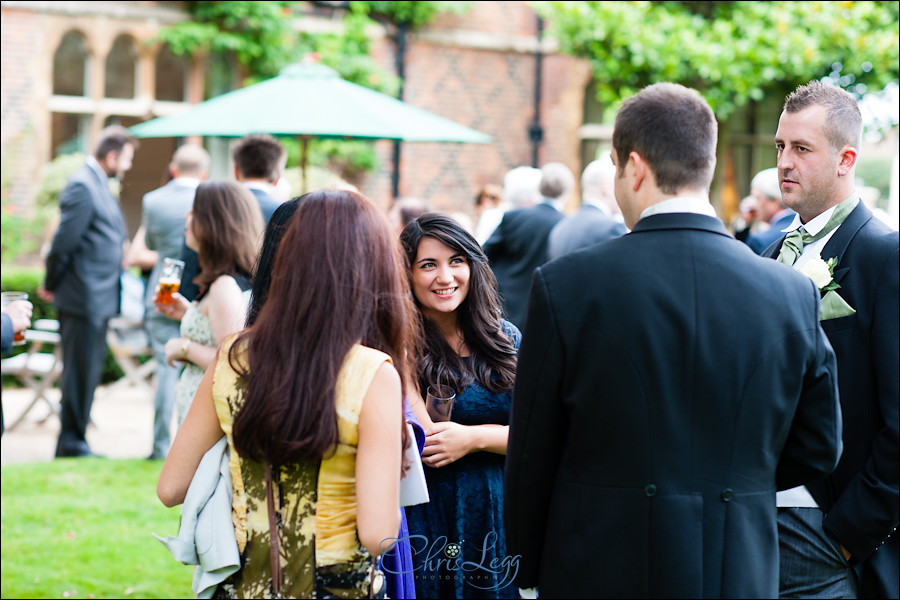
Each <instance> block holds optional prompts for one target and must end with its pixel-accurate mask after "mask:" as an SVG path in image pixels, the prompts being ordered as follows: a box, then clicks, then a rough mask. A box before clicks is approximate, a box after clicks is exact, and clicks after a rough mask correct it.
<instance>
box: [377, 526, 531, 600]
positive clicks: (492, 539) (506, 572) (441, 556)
mask: <svg viewBox="0 0 900 600" xmlns="http://www.w3.org/2000/svg"><path fill="white" fill-rule="evenodd" d="M403 540H409V545H410V548H411V549H412V555H413V562H414V563H415V565H416V566H415V567H413V570H412V572H414V573H416V578H417V579H418V578H420V577H421V578H427V579H441V580H444V579H446V580H450V579H461V580H462V581H463V582H464V583H466V584H468V585H471V586H472V587H475V588H478V589H482V590H498V589H500V588H504V587H506V586H507V585H509V584H511V583H512V582H513V580H514V579H515V578H516V575H517V574H518V572H519V558H521V557H520V556H519V555H516V556H504V557H502V558H500V557H497V556H494V557H493V558H488V557H489V556H491V554H492V553H491V552H490V551H491V550H493V549H495V548H496V546H497V533H496V532H495V531H491V532H488V534H487V535H485V536H484V540H483V541H482V543H481V545H480V547H479V546H477V545H476V546H472V545H470V544H467V543H466V541H465V540H456V541H450V540H448V539H447V537H446V536H443V535H442V536H440V537H438V538H437V539H435V540H434V541H433V542H431V543H429V540H428V538H427V537H425V536H424V535H411V536H408V537H406V538H389V539H386V540H384V542H382V547H384V545H385V544H388V545H387V547H386V548H385V550H384V553H385V554H386V553H388V552H390V551H391V550H392V549H393V547H394V546H395V545H397V544H398V543H399V542H401V541H403ZM464 546H465V548H467V549H468V552H467V553H466V556H467V557H468V558H476V559H478V560H464V558H463V556H464V552H463V550H464ZM382 557H383V555H382ZM381 569H382V571H384V572H386V573H393V574H400V573H408V572H409V571H392V570H390V569H388V568H386V567H385V566H384V565H382V566H381Z"/></svg>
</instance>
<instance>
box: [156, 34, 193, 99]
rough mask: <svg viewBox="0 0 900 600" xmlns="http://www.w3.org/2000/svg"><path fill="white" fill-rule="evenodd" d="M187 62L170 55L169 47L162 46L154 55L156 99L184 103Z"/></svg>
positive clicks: (183, 58)
mask: <svg viewBox="0 0 900 600" xmlns="http://www.w3.org/2000/svg"><path fill="white" fill-rule="evenodd" d="M187 72H188V68H187V60H186V59H185V57H183V56H176V55H174V54H172V51H171V50H170V49H169V46H163V47H162V48H161V49H160V51H159V54H157V55H156V99H157V100H164V101H168V102H184V101H185V100H186V99H187V98H186V97H185V90H186V88H187V85H186V84H185V82H186V81H187Z"/></svg>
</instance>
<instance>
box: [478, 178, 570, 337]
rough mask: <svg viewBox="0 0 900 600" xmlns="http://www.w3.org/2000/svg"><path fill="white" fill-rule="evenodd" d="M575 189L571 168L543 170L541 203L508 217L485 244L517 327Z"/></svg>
mask: <svg viewBox="0 0 900 600" xmlns="http://www.w3.org/2000/svg"><path fill="white" fill-rule="evenodd" d="M574 188H575V178H574V177H573V176H572V171H570V170H569V167H567V166H566V165H564V164H562V163H558V162H551V163H547V164H546V165H544V166H543V167H542V168H541V184H540V193H541V196H542V198H541V201H540V202H538V203H537V204H535V205H534V206H529V207H525V208H519V209H516V210H511V211H508V212H506V213H504V215H503V220H501V221H500V225H498V226H497V229H495V230H494V233H492V234H491V237H490V238H488V241H487V242H485V244H484V253H485V254H486V255H487V257H488V260H489V261H490V264H491V268H492V269H493V270H494V275H496V277H497V286H498V288H499V291H500V300H501V301H502V303H503V312H504V314H505V315H506V318H507V319H508V320H509V321H511V322H512V323H513V324H514V325H516V327H521V326H522V325H523V324H524V323H525V308H526V307H527V303H528V285H529V283H530V282H531V275H532V273H534V270H535V269H536V268H538V267H539V266H541V265H542V264H544V263H545V262H547V240H548V238H549V237H550V231H551V230H552V229H553V226H554V225H556V224H557V223H558V222H559V221H560V219H562V218H563V214H562V209H563V206H564V204H565V202H566V199H567V198H568V197H569V195H570V194H571V193H572V190H573V189H574Z"/></svg>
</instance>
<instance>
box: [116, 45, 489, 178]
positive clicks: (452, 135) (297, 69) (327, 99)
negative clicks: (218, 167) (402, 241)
mask: <svg viewBox="0 0 900 600" xmlns="http://www.w3.org/2000/svg"><path fill="white" fill-rule="evenodd" d="M131 133H132V134H133V135H134V136H135V137H139V138H150V137H186V136H191V135H197V136H219V137H242V136H244V135H247V134H251V133H269V134H272V135H295V136H300V138H301V142H302V143H301V164H300V166H301V171H302V172H303V177H304V187H305V184H306V182H305V177H306V175H305V172H306V145H307V141H308V139H309V138H311V137H319V138H356V139H373V140H376V139H386V140H399V141H404V142H474V143H479V144H485V143H488V142H489V141H490V140H491V138H490V136H488V135H485V134H483V133H480V132H478V131H475V130H474V129H470V128H468V127H465V126H463V125H459V124H458V123H454V122H453V121H450V120H448V119H445V118H443V117H439V116H437V115H434V114H432V113H429V112H427V111H425V110H422V109H419V108H416V107H414V106H410V105H409V104H406V103H405V102H402V101H400V100H397V99H396V98H392V97H390V96H388V95H386V94H382V93H380V92H376V91H374V90H371V89H368V88H365V87H363V86H360V85H356V84H354V83H350V82H349V81H345V80H343V79H341V78H340V77H339V76H338V74H337V72H336V71H335V70H334V69H331V68H329V67H326V66H325V65H322V64H317V63H312V64H295V65H291V66H289V67H286V68H285V69H283V70H282V71H281V73H280V74H279V75H278V76H277V77H273V78H271V79H267V80H265V81H261V82H259V83H256V84H253V85H250V86H247V87H245V88H241V89H239V90H234V91H232V92H227V93H225V94H222V95H221V96H216V97H215V98H211V99H209V100H207V101H205V102H201V103H200V104H197V105H195V106H193V107H192V108H190V109H188V110H187V111H186V112H184V113H181V114H177V115H172V116H166V117H159V118H156V119H152V120H150V121H147V122H145V123H140V124H138V125H134V126H133V127H131Z"/></svg>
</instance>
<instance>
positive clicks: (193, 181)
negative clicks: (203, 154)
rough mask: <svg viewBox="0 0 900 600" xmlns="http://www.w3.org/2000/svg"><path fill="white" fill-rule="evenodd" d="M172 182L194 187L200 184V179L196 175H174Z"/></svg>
mask: <svg viewBox="0 0 900 600" xmlns="http://www.w3.org/2000/svg"><path fill="white" fill-rule="evenodd" d="M172 183H177V184H178V185H183V186H184V187H190V188H196V187H197V186H199V185H200V180H199V179H197V178H196V177H176V178H175V179H173V180H172Z"/></svg>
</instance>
